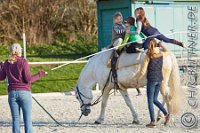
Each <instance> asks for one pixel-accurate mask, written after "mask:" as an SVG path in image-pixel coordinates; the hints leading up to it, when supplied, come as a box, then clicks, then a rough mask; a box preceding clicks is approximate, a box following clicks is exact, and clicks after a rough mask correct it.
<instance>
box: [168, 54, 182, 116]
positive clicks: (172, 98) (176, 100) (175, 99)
mask: <svg viewBox="0 0 200 133" xmlns="http://www.w3.org/2000/svg"><path fill="white" fill-rule="evenodd" d="M171 60H172V71H171V74H170V78H169V86H170V92H169V96H168V98H167V99H166V100H167V101H166V102H167V104H168V108H169V111H170V113H172V114H176V113H178V112H179V111H180V105H181V99H182V97H181V83H180V75H179V67H178V63H177V60H176V57H175V55H174V54H171Z"/></svg>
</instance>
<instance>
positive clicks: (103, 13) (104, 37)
mask: <svg viewBox="0 0 200 133" xmlns="http://www.w3.org/2000/svg"><path fill="white" fill-rule="evenodd" d="M115 12H121V13H122V15H123V17H124V19H125V18H126V17H128V16H131V0H98V1H97V15H98V50H101V49H102V48H104V47H106V46H108V45H109V44H111V40H112V26H113V15H114V14H115Z"/></svg>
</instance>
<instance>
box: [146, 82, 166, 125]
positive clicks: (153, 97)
mask: <svg viewBox="0 0 200 133" xmlns="http://www.w3.org/2000/svg"><path fill="white" fill-rule="evenodd" d="M160 86H161V82H151V81H148V82H147V101H148V108H149V114H150V119H151V122H155V118H154V107H153V104H155V105H156V106H157V107H158V108H159V109H160V110H161V111H162V112H163V114H164V115H167V111H166V110H165V108H164V107H163V105H162V104H161V103H160V102H159V101H158V99H157V98H158V94H159V91H160Z"/></svg>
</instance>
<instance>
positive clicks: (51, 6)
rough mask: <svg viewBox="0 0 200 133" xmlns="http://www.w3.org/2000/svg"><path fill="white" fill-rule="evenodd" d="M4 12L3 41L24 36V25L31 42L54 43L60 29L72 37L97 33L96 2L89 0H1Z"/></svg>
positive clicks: (0, 29)
mask: <svg viewBox="0 0 200 133" xmlns="http://www.w3.org/2000/svg"><path fill="white" fill-rule="evenodd" d="M0 12H1V14H0V40H1V42H11V41H16V40H20V39H21V35H22V32H23V29H24V30H25V33H26V36H27V41H28V43H30V44H38V43H52V42H53V41H54V37H55V35H56V34H58V33H60V32H64V33H66V34H67V37H66V38H68V39H69V40H73V39H71V38H72V36H75V37H74V39H76V35H82V36H84V35H85V34H86V33H87V34H90V35H95V34H96V33H97V26H96V23H97V19H96V4H95V3H94V2H90V1H88V0H1V2H0ZM23 20H24V21H23Z"/></svg>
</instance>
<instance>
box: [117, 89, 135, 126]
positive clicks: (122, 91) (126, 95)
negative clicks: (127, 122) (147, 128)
mask: <svg viewBox="0 0 200 133" xmlns="http://www.w3.org/2000/svg"><path fill="white" fill-rule="evenodd" d="M120 93H121V95H122V96H123V98H124V100H125V102H126V105H127V106H128V107H129V109H130V110H131V113H132V116H133V122H132V123H133V124H139V120H138V114H137V112H136V111H135V109H134V108H133V104H132V103H131V100H130V97H129V95H128V92H127V90H120Z"/></svg>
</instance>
